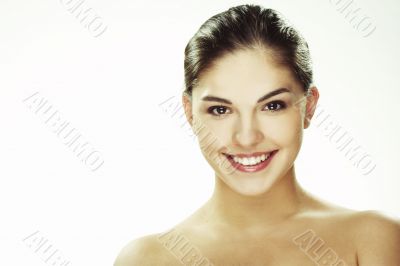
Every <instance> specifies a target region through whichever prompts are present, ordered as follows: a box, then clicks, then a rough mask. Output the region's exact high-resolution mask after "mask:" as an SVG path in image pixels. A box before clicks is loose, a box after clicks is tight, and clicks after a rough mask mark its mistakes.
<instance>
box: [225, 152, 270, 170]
mask: <svg viewBox="0 0 400 266" xmlns="http://www.w3.org/2000/svg"><path fill="white" fill-rule="evenodd" d="M277 151H278V150H273V151H268V152H258V153H253V154H251V155H244V154H238V155H232V154H226V153H224V155H225V156H226V157H227V158H228V160H229V161H230V162H231V163H232V164H233V165H234V166H235V165H236V166H237V165H241V166H243V167H252V166H257V165H262V164H265V163H264V162H269V161H270V158H272V156H273V155H274V154H275V153H276V152H277Z"/></svg>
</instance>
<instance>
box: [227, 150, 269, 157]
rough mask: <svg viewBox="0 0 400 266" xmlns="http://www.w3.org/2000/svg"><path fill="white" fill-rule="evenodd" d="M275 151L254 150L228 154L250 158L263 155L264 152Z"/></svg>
mask: <svg viewBox="0 0 400 266" xmlns="http://www.w3.org/2000/svg"><path fill="white" fill-rule="evenodd" d="M271 152H274V151H260V152H253V153H237V154H228V153H226V154H227V155H229V156H235V157H239V158H246V157H247V158H249V157H257V156H261V155H263V154H267V153H271Z"/></svg>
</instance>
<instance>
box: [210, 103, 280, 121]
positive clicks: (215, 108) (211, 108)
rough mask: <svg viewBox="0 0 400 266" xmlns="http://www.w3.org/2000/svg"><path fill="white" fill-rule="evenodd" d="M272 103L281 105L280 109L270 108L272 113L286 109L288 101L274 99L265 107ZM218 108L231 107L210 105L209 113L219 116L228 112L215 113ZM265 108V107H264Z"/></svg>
mask: <svg viewBox="0 0 400 266" xmlns="http://www.w3.org/2000/svg"><path fill="white" fill-rule="evenodd" d="M271 104H279V105H280V107H279V108H278V109H275V110H268V111H269V112H271V113H274V112H279V111H282V110H284V109H285V108H286V103H285V102H283V101H272V102H269V103H267V104H266V105H265V106H264V108H265V107H267V106H270V105H271ZM217 108H225V109H228V108H229V107H226V106H223V105H215V106H211V107H209V108H208V109H207V113H209V114H211V115H213V116H217V117H219V116H223V115H226V113H224V114H215V113H214V110H217ZM264 108H263V109H264Z"/></svg>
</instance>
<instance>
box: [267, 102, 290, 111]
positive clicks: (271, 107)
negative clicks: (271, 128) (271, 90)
mask: <svg viewBox="0 0 400 266" xmlns="http://www.w3.org/2000/svg"><path fill="white" fill-rule="evenodd" d="M265 107H267V109H268V111H270V112H276V111H279V110H282V109H285V108H286V104H285V103H284V102H282V101H273V102H270V103H267V105H265Z"/></svg>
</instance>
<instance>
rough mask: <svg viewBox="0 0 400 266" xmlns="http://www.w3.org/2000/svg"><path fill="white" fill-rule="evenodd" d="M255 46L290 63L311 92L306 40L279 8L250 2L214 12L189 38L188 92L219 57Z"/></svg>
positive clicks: (186, 67)
mask: <svg viewBox="0 0 400 266" xmlns="http://www.w3.org/2000/svg"><path fill="white" fill-rule="evenodd" d="M256 47H260V48H264V50H265V51H266V52H268V53H269V54H270V55H271V56H272V57H273V58H274V60H275V62H276V63H277V64H283V65H285V66H287V67H289V69H291V71H292V73H293V74H294V76H295V78H296V79H297V80H298V81H299V82H300V83H301V84H302V87H303V89H304V91H305V92H308V89H309V87H310V86H311V84H312V82H313V73H312V61H311V57H310V52H309V49H308V44H307V42H306V41H305V40H304V38H303V37H302V36H301V34H300V33H299V32H298V31H297V30H296V29H295V28H294V27H293V26H292V25H290V24H289V22H287V21H286V20H285V19H284V17H283V16H282V15H281V14H280V13H278V12H277V11H275V10H273V9H267V8H263V7H261V6H258V5H249V4H248V5H240V6H236V7H231V8H229V9H228V10H226V11H224V12H222V13H219V14H216V15H214V16H212V17H211V18H209V19H208V20H207V21H206V22H204V23H203V25H201V27H200V28H199V30H198V31H197V32H196V33H195V35H194V36H193V37H192V38H191V39H190V40H189V42H188V44H187V45H186V48H185V61H184V69H185V92H186V93H187V94H188V95H189V96H191V95H192V90H193V88H194V87H195V86H196V85H197V82H198V80H199V77H200V75H201V74H203V73H204V72H205V71H206V70H208V69H209V68H210V67H211V66H212V64H213V63H214V62H215V61H216V60H217V59H218V58H220V57H222V56H223V55H225V54H227V53H232V52H234V51H236V50H242V49H249V48H250V49H251V48H256Z"/></svg>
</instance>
